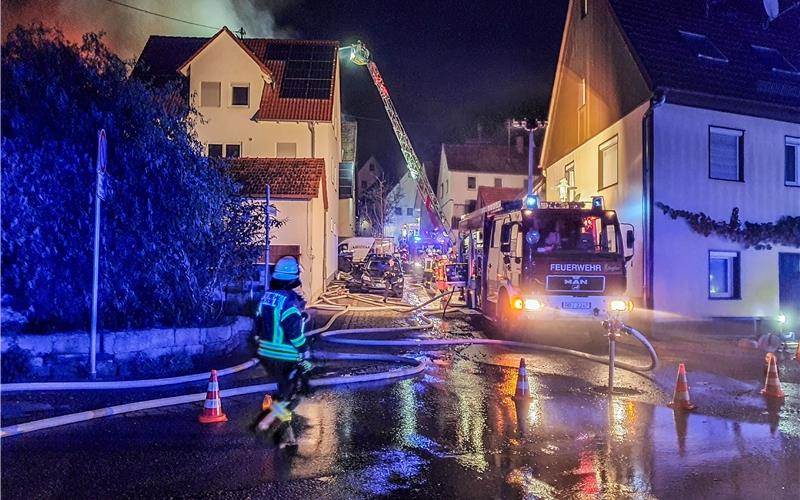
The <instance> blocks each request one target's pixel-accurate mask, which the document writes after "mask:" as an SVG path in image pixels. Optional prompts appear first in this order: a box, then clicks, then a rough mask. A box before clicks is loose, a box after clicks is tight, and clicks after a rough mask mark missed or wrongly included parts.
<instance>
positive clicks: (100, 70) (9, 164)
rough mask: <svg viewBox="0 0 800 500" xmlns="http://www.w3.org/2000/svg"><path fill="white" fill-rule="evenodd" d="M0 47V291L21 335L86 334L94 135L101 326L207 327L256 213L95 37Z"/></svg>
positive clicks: (184, 123)
mask: <svg viewBox="0 0 800 500" xmlns="http://www.w3.org/2000/svg"><path fill="white" fill-rule="evenodd" d="M2 48H3V50H2V82H3V84H2V103H3V105H2V110H1V113H2V129H3V138H2V157H3V179H2V207H1V208H2V213H3V217H2V268H3V273H2V288H3V292H4V294H8V295H9V296H10V298H11V300H10V304H9V305H10V306H11V307H13V309H14V310H15V311H19V312H20V313H22V314H23V315H24V316H25V317H26V319H27V326H26V329H27V331H39V332H46V331H55V330H62V331H63V330H72V329H78V328H86V327H87V326H88V322H89V316H90V305H91V282H92V254H93V252H92V249H93V226H94V193H95V160H96V158H95V156H96V152H97V134H98V130H100V129H105V131H106V134H107V137H108V174H109V178H110V180H109V188H110V189H109V191H110V193H111V194H110V195H109V196H108V197H107V199H106V200H105V201H104V202H103V203H102V211H101V214H102V225H101V227H102V232H101V250H100V276H101V279H100V296H99V314H100V325H101V328H104V329H109V330H114V329H123V328H141V327H152V326H177V325H180V326H184V325H197V324H209V323H210V322H214V321H215V319H216V318H218V317H219V316H220V315H221V314H222V307H221V304H220V302H219V300H218V297H217V295H218V294H219V291H220V290H221V288H222V286H224V285H225V284H226V283H228V282H231V281H233V280H241V279H242V278H243V277H244V276H245V275H246V274H247V273H249V271H250V268H251V263H252V262H254V261H255V257H256V256H257V254H258V252H260V251H261V248H260V245H257V244H256V241H257V238H255V237H254V235H255V234H256V231H258V230H259V228H260V227H261V226H262V225H263V210H258V209H254V208H255V207H253V206H252V205H251V204H246V203H242V201H243V199H242V198H241V197H240V196H239V189H240V186H238V185H237V184H236V183H234V182H233V180H232V179H231V178H230V176H228V175H227V173H226V171H225V167H224V166H223V165H211V164H209V160H208V159H207V158H205V157H204V156H203V154H202V152H201V149H202V148H201V145H200V143H199V142H198V140H197V138H196V137H195V136H194V135H193V133H192V132H191V130H193V123H194V121H195V119H196V113H195V112H194V110H192V109H190V108H189V107H188V105H187V104H186V102H185V99H182V98H181V97H180V89H178V88H177V86H176V87H169V86H168V87H166V88H154V87H151V86H149V85H148V84H146V83H143V82H141V81H138V80H135V79H130V78H128V76H127V75H128V73H129V69H130V67H129V66H128V65H127V64H126V63H124V62H123V61H121V60H120V59H119V58H118V57H117V56H116V55H114V54H113V53H111V52H109V50H108V49H107V48H106V47H105V45H104V44H103V42H102V40H101V38H100V36H98V35H96V34H87V35H84V38H83V42H82V43H81V44H80V45H76V44H72V43H70V42H67V41H66V40H65V39H64V37H63V35H62V33H61V32H60V31H58V30H55V29H49V28H45V27H42V26H32V27H29V28H23V27H17V28H16V29H15V30H13V31H11V32H10V33H9V34H8V36H7V39H6V43H5V44H4V45H3V47H2Z"/></svg>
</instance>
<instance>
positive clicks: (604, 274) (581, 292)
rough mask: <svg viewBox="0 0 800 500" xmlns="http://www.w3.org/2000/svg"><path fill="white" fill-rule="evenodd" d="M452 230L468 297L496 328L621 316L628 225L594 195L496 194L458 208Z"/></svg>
mask: <svg viewBox="0 0 800 500" xmlns="http://www.w3.org/2000/svg"><path fill="white" fill-rule="evenodd" d="M621 226H627V227H628V229H627V230H626V231H625V234H624V235H623V233H622V230H621V229H620V227H621ZM459 233H460V238H459V240H460V241H459V243H460V244H459V247H460V251H461V252H462V255H463V256H464V257H465V259H466V261H467V262H468V263H469V278H470V279H469V282H468V289H469V291H470V295H471V298H470V299H471V300H470V302H471V304H470V305H471V306H472V307H474V308H475V309H478V310H480V311H481V312H482V313H483V314H484V315H485V316H487V317H488V318H490V319H492V320H494V321H495V322H496V323H497V324H498V327H499V329H500V330H501V331H509V329H512V328H517V327H519V328H524V329H525V331H526V332H527V331H533V332H536V331H539V330H540V329H542V330H543V329H547V328H549V327H554V326H555V327H558V329H559V331H565V332H567V331H569V329H565V328H564V326H565V325H564V321H565V320H570V321H583V322H589V321H593V322H594V323H595V324H597V325H598V326H599V325H600V320H604V319H606V318H607V317H609V313H610V312H613V313H614V316H616V317H620V315H622V316H623V317H624V316H625V314H626V313H627V311H630V310H631V309H632V308H633V304H632V303H631V302H630V301H629V300H628V299H627V297H626V286H627V283H626V264H627V263H628V262H630V260H631V259H632V258H633V244H634V233H633V226H631V225H629V224H620V222H619V221H618V220H617V214H616V212H615V211H614V210H606V209H605V207H604V206H603V198H602V197H600V196H598V197H594V198H592V201H591V203H582V202H556V203H553V202H540V201H539V198H538V197H537V196H535V195H532V194H529V195H527V196H526V197H525V198H524V199H523V200H516V201H500V202H496V203H494V204H492V205H490V206H487V207H485V208H483V209H481V210H478V211H476V212H472V213H470V214H466V215H464V216H463V217H462V218H461V220H460V224H459ZM623 236H624V237H623ZM587 324H588V323H587Z"/></svg>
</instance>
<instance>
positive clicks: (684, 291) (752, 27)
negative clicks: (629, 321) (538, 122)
mask: <svg viewBox="0 0 800 500" xmlns="http://www.w3.org/2000/svg"><path fill="white" fill-rule="evenodd" d="M795 4H796V2H793V1H784V0H781V1H778V0H772V1H765V2H744V1H737V0H728V1H710V0H709V1H705V0H669V1H667V0H596V1H591V2H587V1H583V0H572V1H571V2H570V4H569V8H568V13H567V17H566V24H565V28H564V33H563V38H562V43H561V52H560V56H559V61H558V65H557V70H556V77H555V82H554V87H553V92H552V98H551V102H550V111H549V117H548V123H549V126H548V128H547V133H546V137H545V141H544V145H543V151H542V155H543V156H542V166H543V168H544V170H545V174H546V179H547V186H546V198H547V199H548V200H559V199H566V200H570V201H571V200H574V199H577V198H580V200H589V199H590V198H591V196H593V195H602V196H603V197H604V198H605V204H606V206H607V207H609V208H613V209H614V210H616V211H617V213H618V214H619V217H620V220H621V221H622V222H627V223H630V224H633V225H634V226H635V233H636V245H635V256H634V259H633V261H632V267H630V268H629V274H628V277H629V279H628V294H629V296H630V297H631V298H633V299H634V301H635V302H636V303H637V307H638V308H639V309H640V310H642V309H643V310H647V311H652V312H653V317H654V319H655V320H656V322H657V324H662V322H669V321H674V320H681V321H687V322H688V323H689V324H693V325H696V326H699V327H704V326H713V325H715V324H716V325H717V326H716V327H715V328H717V329H719V328H720V327H719V326H718V325H719V323H718V322H716V323H710V322H707V321H697V320H698V319H699V320H709V319H720V318H727V319H729V320H731V321H729V326H730V329H729V330H728V331H734V330H733V329H734V328H737V327H738V328H739V331H740V333H742V334H752V332H753V329H754V325H755V326H756V327H758V326H759V325H760V324H764V323H767V324H769V326H768V327H767V328H768V329H769V330H772V331H775V329H776V327H777V325H775V323H774V322H773V320H774V319H775V318H778V317H779V315H780V314H783V315H785V316H786V317H787V319H788V320H789V324H788V325H785V326H784V327H783V328H786V329H794V330H795V331H798V330H800V317H798V316H800V248H798V247H800V241H799V240H798V236H797V233H796V232H794V235H792V230H791V228H790V226H791V224H792V222H791V221H792V220H793V219H792V217H797V216H798V215H800V42H799V41H800V38H798V33H800V8H796V7H797V6H796V5H795ZM565 188H566V189H565ZM734 208H738V221H737V220H736V219H737V217H733V216H732V211H733V209H734ZM700 214H704V215H705V216H708V217H710V218H711V219H713V220H715V221H720V224H717V225H714V224H711V223H710V222H709V221H708V220H706V219H702V218H701V216H700ZM687 218H688V220H687ZM729 221H732V223H730V222H729ZM781 221H783V222H781ZM737 222H739V223H740V224H737ZM745 222H750V223H753V224H768V223H775V226H772V227H771V228H770V226H764V225H762V226H748V225H746V224H745ZM765 228H766V229H765ZM761 229H765V230H764V231H763V232H761ZM795 231H796V230H795ZM759 232H761V234H756V233H759ZM758 241H760V242H761V243H762V245H761V246H763V247H764V248H762V249H756V247H755V246H754V245H752V243H753V242H758ZM770 323H771V324H770ZM697 331H699V330H697Z"/></svg>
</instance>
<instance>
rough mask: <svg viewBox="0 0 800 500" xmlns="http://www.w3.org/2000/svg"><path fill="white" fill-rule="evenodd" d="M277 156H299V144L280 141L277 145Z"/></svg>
mask: <svg viewBox="0 0 800 500" xmlns="http://www.w3.org/2000/svg"><path fill="white" fill-rule="evenodd" d="M275 156H276V157H278V158H297V144H296V143H294V142H279V143H278V144H277V145H276V147H275Z"/></svg>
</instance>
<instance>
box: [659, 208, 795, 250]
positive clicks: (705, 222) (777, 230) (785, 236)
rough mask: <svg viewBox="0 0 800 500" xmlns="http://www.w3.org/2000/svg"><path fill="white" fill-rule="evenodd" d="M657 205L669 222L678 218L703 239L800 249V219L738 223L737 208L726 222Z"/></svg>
mask: <svg viewBox="0 0 800 500" xmlns="http://www.w3.org/2000/svg"><path fill="white" fill-rule="evenodd" d="M656 206H657V207H658V208H660V209H661V211H663V212H664V214H666V215H668V216H669V217H670V218H672V219H677V218H679V217H680V218H681V219H684V220H685V221H686V223H687V224H688V225H689V227H690V228H692V230H693V231H694V232H696V233H700V234H702V235H703V236H709V235H710V234H712V233H713V234H714V235H716V236H719V237H721V238H725V239H727V240H730V241H735V242H736V243H739V244H741V245H743V246H744V247H745V248H750V247H752V248H755V249H756V250H771V249H772V245H785V246H789V247H800V217H793V216H790V215H784V216H783V217H781V218H780V219H778V220H777V221H776V222H747V221H745V222H744V223H742V221H741V220H739V208H738V207H735V208H734V209H733V211H731V218H730V220H729V221H728V222H725V221H720V220H714V219H712V218H711V217H709V216H708V215H706V214H704V213H703V212H700V213H695V212H690V211H688V210H676V209H674V208H672V207H670V206H669V205H667V204H665V203H661V202H660V201H659V202H656Z"/></svg>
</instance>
